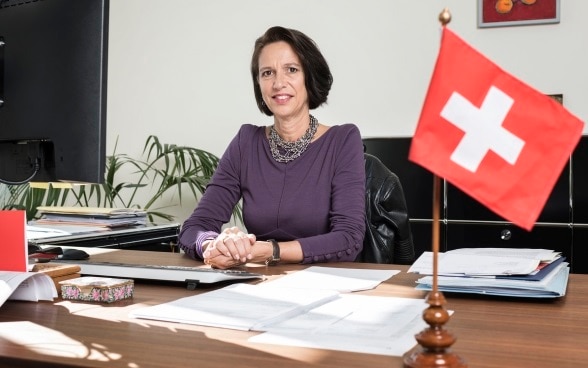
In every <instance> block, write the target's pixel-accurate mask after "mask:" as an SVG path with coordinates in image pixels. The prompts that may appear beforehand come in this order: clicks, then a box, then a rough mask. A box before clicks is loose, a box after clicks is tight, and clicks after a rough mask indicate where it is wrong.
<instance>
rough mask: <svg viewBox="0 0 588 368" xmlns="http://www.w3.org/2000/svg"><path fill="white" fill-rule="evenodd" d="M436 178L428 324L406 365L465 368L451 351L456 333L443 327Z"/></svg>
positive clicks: (438, 181)
mask: <svg viewBox="0 0 588 368" xmlns="http://www.w3.org/2000/svg"><path fill="white" fill-rule="evenodd" d="M433 180H434V182H433V290H432V291H431V292H430V293H429V294H428V295H427V304H429V307H427V309H425V311H424V312H423V319H424V320H425V322H427V324H428V325H429V327H428V328H426V329H424V330H423V331H421V332H419V333H418V334H417V335H416V336H415V338H416V340H417V341H418V343H419V345H420V346H421V349H419V350H417V351H415V352H413V353H407V354H405V355H404V367H410V368H425V367H426V368H433V367H436V368H465V367H467V364H466V363H465V361H464V360H463V359H462V358H460V357H459V356H458V355H457V354H455V353H452V352H450V351H449V347H450V346H451V345H453V343H454V342H455V337H454V336H453V335H452V334H451V333H450V332H449V331H447V330H444V329H443V325H444V324H445V323H447V321H449V313H448V312H447V310H445V308H444V307H443V306H444V305H445V297H444V296H443V293H441V292H440V291H439V290H438V285H437V260H438V257H439V212H440V209H439V203H440V202H441V178H439V177H438V176H437V175H434V176H433Z"/></svg>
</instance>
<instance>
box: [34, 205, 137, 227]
mask: <svg viewBox="0 0 588 368" xmlns="http://www.w3.org/2000/svg"><path fill="white" fill-rule="evenodd" d="M37 210H38V211H39V214H40V217H39V219H38V220H36V221H33V222H31V224H35V225H43V226H46V225H49V226H55V225H58V226H59V225H66V226H95V227H103V228H108V229H113V228H121V227H129V226H139V225H145V224H146V223H147V213H146V212H145V211H143V210H139V209H134V208H101V207H57V206H55V207H51V206H41V207H38V208H37Z"/></svg>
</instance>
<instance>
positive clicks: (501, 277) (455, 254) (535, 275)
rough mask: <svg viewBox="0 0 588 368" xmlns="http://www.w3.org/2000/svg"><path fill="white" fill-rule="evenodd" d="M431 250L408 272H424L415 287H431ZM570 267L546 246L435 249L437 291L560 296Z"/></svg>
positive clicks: (423, 288)
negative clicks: (535, 247) (534, 247)
mask: <svg viewBox="0 0 588 368" xmlns="http://www.w3.org/2000/svg"><path fill="white" fill-rule="evenodd" d="M432 268H433V253H431V252H425V253H423V255H422V256H421V257H419V259H417V260H416V262H415V263H414V264H413V265H412V266H411V267H410V269H409V270H408V272H412V273H418V274H421V275H426V276H424V277H422V278H420V279H418V280H417V289H420V290H431V289H432V285H433V277H432V276H431V275H432V274H433V271H432ZM569 273H570V268H569V266H568V263H567V262H565V258H564V257H562V256H561V254H560V253H558V252H554V251H553V250H546V249H519V248H464V249H456V250H452V251H449V252H445V253H439V258H438V275H439V276H438V279H437V283H438V284H437V285H438V289H439V290H440V291H445V292H456V293H473V294H487V295H499V296H511V297H529V298H557V297H561V296H564V295H565V293H566V288H567V284H568V277H569Z"/></svg>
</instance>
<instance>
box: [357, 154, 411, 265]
mask: <svg viewBox="0 0 588 368" xmlns="http://www.w3.org/2000/svg"><path fill="white" fill-rule="evenodd" d="M364 157H365V171H366V220H365V221H366V234H365V239H364V243H363V250H362V252H361V253H360V254H359V255H358V257H357V259H356V261H358V262H371V263H396V264H411V263H412V262H414V259H415V251H414V244H413V241H412V232H411V229H410V223H409V217H408V211H407V207H406V200H405V198H404V191H403V190H402V185H401V184H400V180H399V179H398V176H397V175H396V174H394V173H393V172H392V171H390V170H389V169H388V168H387V167H386V166H385V165H384V164H383V163H382V162H381V161H380V160H379V159H378V158H377V157H375V156H373V155H370V154H368V153H365V154H364Z"/></svg>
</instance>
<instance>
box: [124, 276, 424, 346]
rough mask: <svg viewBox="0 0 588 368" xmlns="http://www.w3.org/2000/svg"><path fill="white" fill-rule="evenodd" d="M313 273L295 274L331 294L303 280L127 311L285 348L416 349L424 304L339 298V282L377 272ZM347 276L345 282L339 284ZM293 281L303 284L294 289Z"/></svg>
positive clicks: (233, 288) (222, 291) (241, 287)
mask: <svg viewBox="0 0 588 368" xmlns="http://www.w3.org/2000/svg"><path fill="white" fill-rule="evenodd" d="M316 268H320V267H311V269H314V270H311V271H310V273H308V272H306V271H307V270H303V271H299V273H303V274H304V273H306V274H307V276H308V275H311V274H314V275H318V276H317V277H318V278H319V280H322V282H321V281H319V282H315V284H321V283H323V282H324V283H323V286H326V285H330V286H331V287H333V289H328V288H324V287H316V285H309V284H308V283H306V281H305V280H306V277H304V276H303V277H298V278H290V279H289V280H286V281H285V282H276V283H274V281H270V282H267V283H262V284H258V285H250V284H237V285H230V286H227V287H224V288H222V289H217V290H213V291H210V292H207V293H203V294H199V295H194V296H191V297H186V298H182V299H178V300H175V301H172V302H169V303H163V304H159V305H155V306H150V307H144V308H139V309H136V310H134V311H131V313H130V316H131V317H133V318H143V319H153V320H163V321H171V322H178V323H187V324H197V325H203V326H212V327H221V328H229V329H237V330H245V331H259V332H264V333H263V334H261V335H256V336H254V337H252V338H251V339H250V340H251V341H253V342H258V343H271V344H281V345H288V346H303V347H312V348H320V349H331V350H342V351H352V352H361V353H371V354H382V355H393V356H400V355H402V354H404V353H405V352H406V351H407V350H409V349H410V348H412V347H413V346H414V345H415V344H416V341H415V339H414V335H415V334H416V333H418V332H419V331H421V330H422V329H423V328H425V327H426V324H425V322H424V321H423V319H422V313H423V310H424V309H425V308H426V307H427V304H426V303H425V301H424V300H423V299H410V298H396V297H380V296H371V295H369V296H368V295H353V294H343V293H340V292H339V291H337V290H335V289H345V288H346V287H344V286H342V285H341V283H349V279H350V275H353V274H357V275H360V274H361V273H363V272H367V273H368V274H369V273H370V271H376V270H354V269H343V268H341V269H335V268H333V269H330V268H328V267H325V269H326V270H325V272H324V273H322V275H321V273H320V272H319V273H317V272H316ZM359 271H362V272H359ZM377 271H381V270H377ZM388 272H391V273H388V278H389V277H391V276H390V275H391V274H396V273H397V271H394V270H389V271H388ZM295 274H296V273H294V274H291V275H295ZM345 274H347V275H346V276H347V277H346V278H347V279H346V280H345V277H343V278H339V275H345ZM291 275H287V276H284V278H288V277H289V276H291ZM325 275H326V276H325ZM381 276H382V274H381V275H380V276H377V275H376V274H372V275H370V276H368V277H367V278H363V281H362V280H360V281H359V282H358V284H355V286H354V288H357V289H358V290H365V289H366V288H367V287H366V284H364V282H365V281H366V280H367V279H369V278H371V277H376V278H378V277H381ZM279 280H280V279H278V280H276V281H279ZM293 281H301V283H300V284H297V285H292V284H291V282H293ZM316 281H318V280H316ZM367 282H368V283H373V280H367ZM380 282H381V281H380ZM378 283H379V282H377V283H376V285H377V284H378ZM287 285H291V286H287ZM373 287H375V285H373V286H372V288H373ZM347 288H348V287H347Z"/></svg>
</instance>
